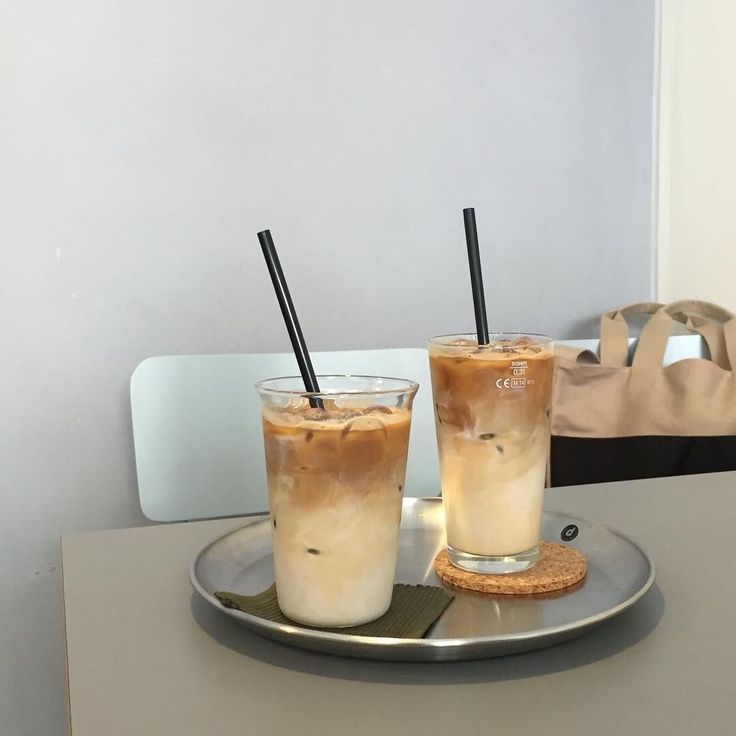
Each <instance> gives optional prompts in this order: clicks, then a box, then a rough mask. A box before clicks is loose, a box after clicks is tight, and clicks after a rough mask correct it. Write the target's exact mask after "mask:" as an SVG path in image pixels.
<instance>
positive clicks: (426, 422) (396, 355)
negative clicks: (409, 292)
mask: <svg viewBox="0 0 736 736" xmlns="http://www.w3.org/2000/svg"><path fill="white" fill-rule="evenodd" d="M312 362H313V363H314V368H315V371H316V373H318V374H320V373H321V374H346V373H353V374H363V375H379V376H388V377H393V378H409V379H412V380H414V381H417V382H418V383H419V386H420V388H419V392H418V393H417V396H416V399H415V402H414V412H413V419H412V429H411V440H410V447H409V462H408V467H407V477H406V484H405V485H406V494H407V495H409V496H436V495H437V494H438V493H439V469H438V461H437V450H436V444H435V435H434V416H433V410H432V389H431V385H430V380H429V364H428V360H427V352H426V350H423V349H420V348H417V349H412V348H407V349H391V350H359V351H345V352H334V353H313V354H312ZM293 375H298V369H297V365H296V361H295V359H294V356H293V355H291V354H287V353H269V354H251V355H177V356H164V357H157V358H148V359H147V360H144V361H143V362H142V363H141V364H140V365H139V366H138V367H137V368H136V369H135V372H134V373H133V377H132V379H131V385H130V401H131V410H132V417H133V440H134V444H135V458H136V468H137V473H138V493H139V498H140V504H141V509H142V510H143V513H144V514H145V515H146V516H147V517H148V518H149V519H151V520H154V521H182V520H190V519H208V518H215V517H221V516H236V515H240V514H247V513H255V512H259V511H265V510H266V509H267V508H268V493H267V490H266V488H267V487H266V470H265V463H264V457H263V438H262V430H261V408H260V399H259V397H258V394H257V393H256V391H255V389H254V388H253V384H254V383H255V382H256V381H259V380H261V379H264V378H272V377H276V376H293Z"/></svg>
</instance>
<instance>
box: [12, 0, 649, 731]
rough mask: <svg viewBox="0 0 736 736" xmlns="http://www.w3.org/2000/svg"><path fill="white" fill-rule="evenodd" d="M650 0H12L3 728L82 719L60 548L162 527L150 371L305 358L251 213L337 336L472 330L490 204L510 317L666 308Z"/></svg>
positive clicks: (332, 345)
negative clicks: (67, 670)
mask: <svg viewBox="0 0 736 736" xmlns="http://www.w3.org/2000/svg"><path fill="white" fill-rule="evenodd" d="M653 5H654V3H653V2H641V1H640V0H627V1H625V2H612V1H607V0H596V1H595V2H591V1H590V0H558V2H549V0H527V1H526V2H518V0H507V1H500V0H495V1H493V2H489V1H488V0H472V1H471V0H466V1H465V2H463V3H451V2H436V1H429V0H421V1H420V0H414V1H411V0H399V1H397V0H375V1H374V2H370V3H366V2H364V0H348V1H345V0H340V1H339V2H338V0H332V1H331V2H327V1H325V0H323V1H317V0H315V1H314V2H310V3H305V2H296V1H289V0H281V1H279V2H277V1H270V2H262V3H258V4H256V3H252V2H242V0H229V1H223V2H214V3H212V2H211V3H205V2H192V3H180V2H174V0H160V1H159V2H154V3H151V2H148V1H147V0H146V1H144V0H123V1H122V2H106V3H98V2H93V1H92V0H77V1H76V2H72V1H67V2H63V1H62V2H58V0H56V1H55V2H51V1H50V0H45V1H44V0H39V1H38V2H33V3H30V2H24V1H23V0H6V2H5V3H3V4H2V7H0V48H2V57H0V59H1V61H0V64H1V66H0V100H2V103H1V105H2V107H1V109H0V113H1V114H0V177H1V179H0V208H2V217H0V248H2V251H1V252H2V261H1V262H0V263H1V270H0V339H1V340H2V346H3V350H2V356H3V361H2V362H3V367H4V372H5V375H4V380H3V381H2V383H1V385H0V406H2V417H3V420H2V424H1V425H0V453H1V456H0V474H1V475H0V498H1V499H2V509H3V513H2V515H0V540H2V541H1V542H0V544H2V554H0V652H1V653H0V657H1V661H0V713H2V714H3V729H4V731H3V732H4V733H8V734H14V736H15V735H20V734H33V736H43V735H44V734H58V733H61V732H62V730H63V724H64V696H63V686H62V683H63V655H62V651H63V650H62V633H61V632H62V628H61V620H60V616H59V598H58V594H59V582H58V574H59V569H58V561H57V554H58V543H57V540H58V536H59V535H60V534H68V533H71V532H76V531H79V530H86V529H100V528H109V527H122V526H126V525H135V524H141V523H143V522H144V520H143V518H142V517H141V515H140V512H139V510H138V507H137V501H136V485H135V473H134V464H133V455H132V445H131V436H130V420H129V408H128V402H127V384H128V379H129V376H130V374H131V372H132V371H133V369H134V367H135V366H136V364H137V363H138V362H140V361H141V360H142V359H144V358H145V357H147V356H150V355H157V354H158V355H160V354H168V353H200V352H233V351H234V352H241V351H271V350H284V349H286V348H287V346H288V343H287V341H286V338H285V335H284V331H283V329H282V327H281V325H280V324H279V318H278V312H277V309H276V305H275V302H274V299H273V298H272V295H271V294H270V293H269V284H268V280H267V277H266V272H265V268H264V266H263V264H262V262H261V259H260V254H259V251H258V246H257V241H256V239H255V233H256V231H258V230H260V229H262V228H265V227H270V228H271V229H272V231H273V233H274V236H275V238H276V241H277V244H278V245H279V247H280V250H281V254H282V260H283V261H284V264H285V268H286V271H287V275H288V276H290V278H291V282H292V285H293V294H294V298H295V301H296V303H297V305H298V306H299V308H300V311H301V314H302V321H303V327H304V330H305V333H306V335H307V337H308V339H309V340H310V341H311V343H312V345H313V347H314V348H315V349H339V348H365V347H379V346H386V347H391V346H401V345H406V346H410V345H421V344H422V343H423V341H424V339H425V338H426V337H427V336H428V335H430V334H433V333H434V334H436V333H441V332H447V331H456V330H467V329H470V327H471V325H472V310H471V303H470V297H469V291H468V288H467V273H466V270H467V267H466V263H465V255H464V242H463V231H462V219H461V213H460V211H461V209H462V207H464V206H470V205H472V206H475V207H476V208H477V211H478V222H479V230H480V234H481V239H482V247H483V256H484V259H485V275H486V287H487V300H488V305H489V309H490V313H491V315H492V318H491V321H492V323H493V325H496V326H501V327H505V328H507V329H509V328H517V329H536V330H540V331H548V332H551V333H553V334H556V335H558V336H568V337H573V336H581V337H584V336H587V335H590V334H592V325H593V321H594V319H595V317H596V316H597V314H598V313H599V312H600V311H601V310H603V309H605V308H610V307H613V306H616V305H619V304H621V303H624V302H628V301H633V300H638V299H641V298H646V297H648V296H650V294H649V289H650V276H651V274H650V254H651V242H650V231H651V227H650V219H651V218H650V199H651V198H650V186H651V128H652V74H653V72H652V66H653V65H652V59H653V56H654V48H653V37H654V11H653ZM183 574H185V571H182V575H183ZM182 615H188V614H187V611H186V610H182ZM133 705H134V704H133Z"/></svg>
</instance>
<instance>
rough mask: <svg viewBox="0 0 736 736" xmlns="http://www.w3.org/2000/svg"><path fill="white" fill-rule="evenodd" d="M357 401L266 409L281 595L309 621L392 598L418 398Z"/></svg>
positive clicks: (346, 621)
mask: <svg viewBox="0 0 736 736" xmlns="http://www.w3.org/2000/svg"><path fill="white" fill-rule="evenodd" d="M412 395H413V392H412ZM350 403H351V402H350V401H347V402H341V405H338V404H337V403H336V402H335V401H334V400H330V399H323V400H322V401H321V404H322V405H321V406H310V404H309V402H308V401H307V400H306V399H304V398H298V399H292V400H290V402H289V405H287V406H285V407H275V406H272V407H266V406H264V409H263V431H264V439H265V448H266V464H267V470H268V491H269V507H270V512H271V523H272V532H273V555H274V567H275V575H276V585H277V595H278V602H279V606H280V608H281V610H282V611H283V612H284V614H285V615H286V616H288V617H289V618H291V619H294V620H295V621H298V622H301V623H304V624H309V625H315V626H333V627H340V626H353V625H357V624H360V623H365V622H367V621H371V620H373V619H375V618H378V617H379V616H381V615H382V614H383V613H385V612H386V610H387V609H388V607H389V604H390V603H391V595H392V591H393V581H394V573H395V570H396V557H397V549H398V533H399V522H400V519H401V503H402V497H403V490H404V476H405V473H406V458H407V450H408V444H409V427H410V420H411V398H410V399H409V401H407V402H406V405H405V406H403V407H396V406H385V405H373V406H370V405H369V406H365V405H364V406H355V405H352V406H351V405H350ZM355 403H358V402H356V401H354V402H353V404H355ZM363 403H364V404H365V403H367V402H365V401H364V402H363Z"/></svg>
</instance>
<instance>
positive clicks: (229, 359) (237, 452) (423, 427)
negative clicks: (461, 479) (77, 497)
mask: <svg viewBox="0 0 736 736" xmlns="http://www.w3.org/2000/svg"><path fill="white" fill-rule="evenodd" d="M634 343H635V340H634V339H632V340H630V344H631V345H632V346H633V344H634ZM560 344H563V345H571V346H575V347H583V348H586V349H588V350H591V351H593V352H597V350H598V345H599V341H598V340H568V341H562V342H561V343H560ZM699 357H707V348H706V347H705V345H704V342H703V340H702V339H701V338H700V336H699V335H676V336H674V337H672V338H670V341H669V343H668V347H667V352H666V354H665V359H664V362H665V365H669V364H670V363H673V362H675V361H677V360H682V359H683V358H699ZM312 360H313V363H314V367H315V371H316V372H317V373H322V374H329V373H354V374H361V373H362V374H365V375H382V376H391V377H395V378H410V379H413V380H415V381H417V382H418V383H419V385H420V388H419V392H418V394H417V397H416V400H415V402H414V417H413V421H412V430H411V441H410V447H409V463H408V467H407V478H406V494H407V495H409V496H436V495H437V494H438V493H439V488H440V485H439V469H438V461H437V450H436V444H435V435H434V416H433V411H432V388H431V384H430V379H429V363H428V359H427V352H426V350H424V349H421V348H416V349H414V348H407V349H392V350H359V351H346V352H335V353H314V354H313V355H312ZM297 373H298V371H297V366H296V362H295V360H294V357H293V355H291V354H288V353H270V354H260V355H259V354H252V355H184V356H181V355H179V356H165V357H158V358H148V359H147V360H144V361H143V362H142V363H141V364H140V365H139V366H138V367H137V368H136V370H135V372H134V373H133V377H132V379H131V386H130V399H131V409H132V415H133V439H134V443H135V456H136V466H137V472H138V491H139V497H140V503H141V508H142V509H143V513H144V514H145V515H146V516H147V517H148V518H149V519H151V520H154V521H182V520H189V519H207V518H215V517H221V516H235V515H239V514H248V513H256V512H259V511H264V510H265V509H266V508H267V507H268V500H267V499H268V494H267V491H266V471H265V465H264V459H263V440H262V437H261V418H260V400H259V398H258V395H257V394H256V391H255V389H254V388H253V384H254V383H255V382H256V381H258V380H261V379H263V378H270V377H275V376H285V375H296V374H297Z"/></svg>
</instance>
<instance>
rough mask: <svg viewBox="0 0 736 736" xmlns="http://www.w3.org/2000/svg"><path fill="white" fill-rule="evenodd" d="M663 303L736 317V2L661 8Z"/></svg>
mask: <svg viewBox="0 0 736 736" xmlns="http://www.w3.org/2000/svg"><path fill="white" fill-rule="evenodd" d="M661 35H662V62H661V63H662V78H661V96H660V120H661V129H660V130H661V133H660V146H659V152H660V153H659V158H660V168H659V193H660V206H659V295H660V297H661V299H662V300H664V301H673V300H675V299H685V298H700V299H707V300H709V301H715V302H717V303H720V304H722V305H723V306H725V307H727V308H729V309H731V310H736V145H735V144H734V131H736V86H735V85H734V70H736V44H735V43H734V38H736V3H734V2H733V0H662V30H661Z"/></svg>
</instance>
